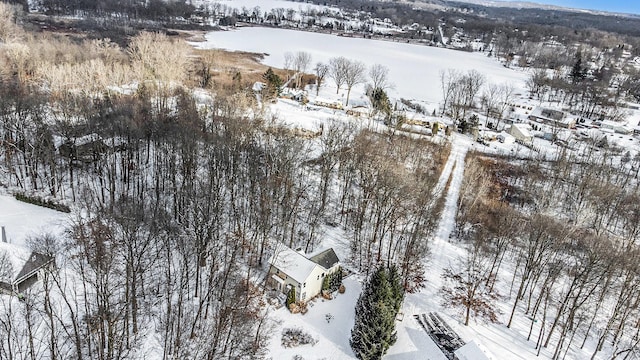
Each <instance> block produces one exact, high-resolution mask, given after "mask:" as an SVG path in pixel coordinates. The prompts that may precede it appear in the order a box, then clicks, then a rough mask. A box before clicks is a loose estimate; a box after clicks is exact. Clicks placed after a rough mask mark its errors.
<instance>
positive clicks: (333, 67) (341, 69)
mask: <svg viewBox="0 0 640 360" xmlns="http://www.w3.org/2000/svg"><path fill="white" fill-rule="evenodd" d="M348 64H349V59H347V58H345V57H344V56H340V57H336V58H332V59H331V60H329V77H330V78H331V79H333V81H334V82H335V83H336V94H337V93H338V92H340V87H341V86H342V85H344V84H345V80H346V72H347V71H346V69H347V67H348Z"/></svg>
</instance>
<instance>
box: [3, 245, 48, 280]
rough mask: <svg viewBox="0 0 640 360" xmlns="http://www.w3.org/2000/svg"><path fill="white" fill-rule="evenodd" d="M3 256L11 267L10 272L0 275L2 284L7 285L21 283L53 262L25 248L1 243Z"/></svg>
mask: <svg viewBox="0 0 640 360" xmlns="http://www.w3.org/2000/svg"><path fill="white" fill-rule="evenodd" d="M2 255H4V256H6V257H7V259H8V260H9V264H10V266H11V267H10V268H9V269H8V270H9V272H7V273H4V274H2V273H0V282H3V283H6V284H16V283H20V282H22V281H24V280H25V279H27V278H29V277H30V276H31V275H32V274H33V273H34V272H36V271H38V270H39V269H41V268H42V267H44V266H46V265H47V264H49V263H51V262H52V261H53V258H52V257H50V256H46V255H43V254H40V253H37V252H31V251H29V249H27V248H25V247H23V246H19V245H15V244H8V243H3V242H0V256H2Z"/></svg>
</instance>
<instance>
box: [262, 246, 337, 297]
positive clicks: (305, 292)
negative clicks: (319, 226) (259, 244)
mask: <svg viewBox="0 0 640 360" xmlns="http://www.w3.org/2000/svg"><path fill="white" fill-rule="evenodd" d="M269 264H270V268H269V275H268V278H267V285H268V286H271V287H272V288H273V289H275V290H278V291H280V292H282V293H284V294H287V293H289V289H291V288H295V291H296V301H302V302H306V301H309V300H310V299H311V298H313V297H314V296H316V295H318V294H320V292H321V291H322V282H323V280H324V278H325V277H326V276H327V275H329V274H333V273H335V272H336V271H338V269H339V267H340V266H339V264H340V260H339V259H338V256H337V255H336V253H335V252H334V251H333V249H332V248H329V249H326V250H324V251H321V252H318V253H316V254H314V255H312V256H309V257H307V256H305V255H303V254H302V253H300V252H296V251H293V250H291V249H290V248H288V247H286V246H284V245H278V247H277V249H276V252H275V254H274V255H273V256H272V257H271V258H270V259H269Z"/></svg>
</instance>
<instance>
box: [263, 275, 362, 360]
mask: <svg viewBox="0 0 640 360" xmlns="http://www.w3.org/2000/svg"><path fill="white" fill-rule="evenodd" d="M343 283H344V285H345V288H346V292H345V293H344V294H339V295H338V296H336V298H334V299H333V300H324V299H322V298H316V300H314V301H311V302H310V303H309V312H308V313H306V314H305V315H301V314H291V313H290V312H289V310H287V309H286V307H284V306H283V307H281V308H280V309H278V310H275V311H274V312H273V313H272V314H271V318H272V319H273V320H275V321H277V322H278V325H277V328H276V330H275V331H274V332H273V337H272V338H271V340H270V342H269V345H268V350H269V354H268V355H267V357H268V358H272V359H274V360H276V359H293V357H294V356H295V355H300V356H302V358H303V359H305V360H310V359H327V360H329V359H331V360H334V359H335V360H340V359H353V358H354V355H353V351H351V346H350V345H349V337H350V336H351V328H352V327H353V322H354V320H353V319H354V317H355V306H356V301H357V300H358V296H359V295H360V292H361V291H362V285H361V283H360V281H358V280H356V279H354V278H353V277H348V278H346V279H344V281H343ZM288 328H298V329H301V330H302V331H304V332H306V333H308V334H309V335H311V336H312V337H313V338H314V339H315V340H317V343H316V344H315V345H303V346H298V347H293V348H285V347H283V346H282V345H281V339H282V330H284V329H288Z"/></svg>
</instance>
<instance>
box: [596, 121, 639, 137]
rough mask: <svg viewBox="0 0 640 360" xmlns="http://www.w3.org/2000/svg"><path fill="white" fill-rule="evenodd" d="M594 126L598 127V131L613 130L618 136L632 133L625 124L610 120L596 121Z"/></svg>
mask: <svg viewBox="0 0 640 360" xmlns="http://www.w3.org/2000/svg"><path fill="white" fill-rule="evenodd" d="M596 124H597V125H599V126H600V129H609V130H613V131H614V132H616V133H618V134H625V135H628V134H631V133H632V132H633V128H631V127H630V126H629V125H628V124H627V123H621V122H616V121H610V120H602V121H596Z"/></svg>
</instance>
